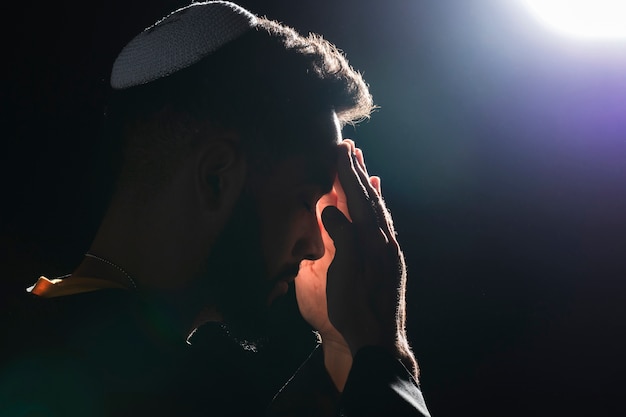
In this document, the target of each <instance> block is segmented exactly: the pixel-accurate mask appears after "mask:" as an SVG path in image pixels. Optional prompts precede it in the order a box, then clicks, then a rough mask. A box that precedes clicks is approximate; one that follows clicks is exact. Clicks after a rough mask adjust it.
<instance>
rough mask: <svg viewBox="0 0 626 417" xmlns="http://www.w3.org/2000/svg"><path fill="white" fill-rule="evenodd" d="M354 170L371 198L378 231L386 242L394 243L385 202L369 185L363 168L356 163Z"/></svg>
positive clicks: (392, 228) (368, 179)
mask: <svg viewBox="0 0 626 417" xmlns="http://www.w3.org/2000/svg"><path fill="white" fill-rule="evenodd" d="M353 159H355V160H357V156H356V154H355V155H354V158H353ZM355 169H356V172H357V174H358V176H359V178H360V180H361V182H362V183H363V184H364V188H365V190H366V192H367V194H368V195H369V196H370V197H371V200H370V204H371V207H372V209H373V211H374V213H375V214H376V219H377V224H378V226H379V228H380V230H382V232H383V234H384V235H385V236H386V237H387V239H388V241H389V240H391V241H395V230H394V227H393V220H392V219H391V215H390V214H389V211H388V210H387V207H386V206H385V202H384V200H383V199H382V195H381V194H380V193H378V191H377V190H376V189H375V187H374V186H373V184H372V183H371V181H370V177H369V176H368V175H367V173H366V172H365V170H364V166H362V165H361V164H360V163H358V162H356V164H355ZM379 182H380V178H379Z"/></svg>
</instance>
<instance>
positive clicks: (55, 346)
mask: <svg viewBox="0 0 626 417" xmlns="http://www.w3.org/2000/svg"><path fill="white" fill-rule="evenodd" d="M19 305H20V308H19V309H17V310H12V311H10V312H6V313H4V314H3V328H2V332H3V343H2V359H1V363H2V365H1V367H0V415H1V416H7V417H9V416H27V415H28V416H79V415H80V416H138V415H149V416H179V415H184V416H255V415H264V414H270V415H277V416H279V415H280V416H307V415H315V416H327V415H328V416H333V415H339V414H340V413H343V414H341V415H346V416H365V415H415V416H421V415H427V411H426V408H425V406H424V403H423V399H422V397H421V393H420V391H419V389H418V386H417V384H416V383H415V381H414V380H412V378H411V376H410V374H409V373H408V371H406V369H404V367H403V366H402V365H401V363H400V362H399V361H397V360H396V359H394V358H393V357H391V356H390V355H389V354H387V353H386V352H382V351H380V350H379V349H376V348H365V349H362V350H361V351H359V353H358V354H357V355H356V357H355V360H354V365H353V368H352V371H351V374H350V377H349V379H348V383H347V384H346V387H345V390H344V393H343V394H341V395H340V394H339V393H338V392H337V391H336V389H335V388H334V385H333V384H332V382H331V381H330V378H329V376H328V374H327V373H326V371H325V370H324V366H323V356H322V350H321V349H316V350H315V351H314V353H313V354H312V355H311V356H310V357H309V359H308V360H307V361H306V362H305V363H304V364H303V365H302V367H301V368H300V370H299V371H298V372H297V373H296V374H295V375H294V376H293V378H292V379H291V380H290V381H289V383H288V384H286V385H285V386H284V387H283V388H282V389H281V390H280V392H279V394H278V395H276V397H275V398H274V400H273V401H272V398H273V397H274V395H275V393H276V392H277V391H279V388H280V386H281V385H282V382H283V381H284V380H285V379H287V378H284V377H283V376H282V375H280V374H278V375H277V374H276V372H274V369H273V366H272V362H271V361H270V360H267V357H266V356H264V355H263V354H262V353H255V352H251V351H249V350H246V349H243V348H242V347H241V345H240V344H238V343H237V342H236V341H234V340H233V339H232V338H230V337H229V335H228V332H227V331H225V329H224V327H223V326H222V325H220V324H218V323H212V324H209V325H205V326H202V327H201V328H200V329H199V330H198V331H197V332H196V333H197V336H196V337H195V338H194V339H197V342H196V341H195V340H194V339H192V340H191V344H189V343H187V342H186V341H185V340H182V338H181V337H180V335H179V334H178V333H177V332H176V331H175V329H174V326H172V325H171V323H169V322H168V320H167V317H166V316H163V315H162V314H160V310H159V309H158V308H155V307H154V306H153V305H151V304H150V303H147V302H145V301H144V300H142V299H141V298H140V297H139V296H138V295H136V294H135V293H132V292H129V291H125V290H118V289H103V290H98V291H93V292H88V293H81V294H76V295H69V296H63V297H55V298H41V297H37V296H34V295H31V294H25V295H24V300H22V301H21V302H20V303H19ZM394 410H395V411H394ZM420 410H421V411H420Z"/></svg>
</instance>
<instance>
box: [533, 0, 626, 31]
mask: <svg viewBox="0 0 626 417" xmlns="http://www.w3.org/2000/svg"><path fill="white" fill-rule="evenodd" d="M522 1H523V3H525V4H526V6H527V7H528V8H529V9H530V10H531V12H532V13H533V14H534V15H535V16H536V17H537V18H538V19H539V20H542V21H543V22H545V23H546V24H547V25H548V26H550V27H552V28H553V29H555V30H557V31H559V32H561V33H564V34H567V35H570V36H575V37H578V38H587V39H624V40H626V0H522Z"/></svg>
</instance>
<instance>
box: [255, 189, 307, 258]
mask: <svg viewBox="0 0 626 417" xmlns="http://www.w3.org/2000/svg"><path fill="white" fill-rule="evenodd" d="M306 214H307V213H306V211H305V210H302V209H298V207H294V203H293V202H289V201H277V202H276V204H273V205H272V207H271V208H268V209H265V210H261V216H262V217H261V219H262V221H261V241H262V244H263V250H264V253H265V255H266V259H267V260H268V261H270V262H271V261H272V260H274V262H281V263H282V262H284V259H285V258H286V257H288V256H290V254H291V250H292V247H293V245H294V244H295V242H296V241H297V239H298V233H299V230H300V229H301V228H302V227H304V223H303V222H304V221H305V216H304V215H306Z"/></svg>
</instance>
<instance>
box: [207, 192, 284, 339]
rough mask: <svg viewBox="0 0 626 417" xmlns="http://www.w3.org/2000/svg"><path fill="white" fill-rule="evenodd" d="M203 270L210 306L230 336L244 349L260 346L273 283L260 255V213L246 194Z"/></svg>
mask: <svg viewBox="0 0 626 417" xmlns="http://www.w3.org/2000/svg"><path fill="white" fill-rule="evenodd" d="M203 269H204V271H203V273H202V275H203V278H204V282H205V283H206V284H208V286H209V288H207V289H206V291H207V292H206V293H208V294H210V296H211V301H210V304H212V305H214V306H215V307H216V308H217V311H218V312H219V313H221V315H222V319H223V322H224V326H225V328H226V330H227V331H228V333H229V334H230V336H231V337H232V338H233V339H234V340H235V341H237V342H238V343H239V344H240V345H241V346H242V347H244V348H246V349H250V350H256V349H257V348H258V347H260V346H261V345H263V344H264V342H265V341H266V338H267V332H268V326H269V320H270V308H269V306H268V305H267V296H268V294H269V292H270V291H271V289H272V287H273V285H274V283H273V282H271V281H270V280H269V277H268V268H267V264H266V262H265V260H264V256H263V247H262V239H261V222H260V218H259V213H258V210H257V208H256V204H255V202H254V199H253V197H252V196H250V194H248V193H246V192H245V191H244V192H243V193H242V195H241V196H240V198H239V200H238V201H237V203H236V205H235V207H234V209H233V213H232V215H231V217H230V219H229V220H228V222H227V224H226V225H225V227H224V229H223V230H222V232H221V233H220V235H219V237H218V239H217V240H216V242H215V244H214V245H213V247H212V249H211V254H210V255H209V257H208V259H207V262H206V264H205V267H204V268H203Z"/></svg>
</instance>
